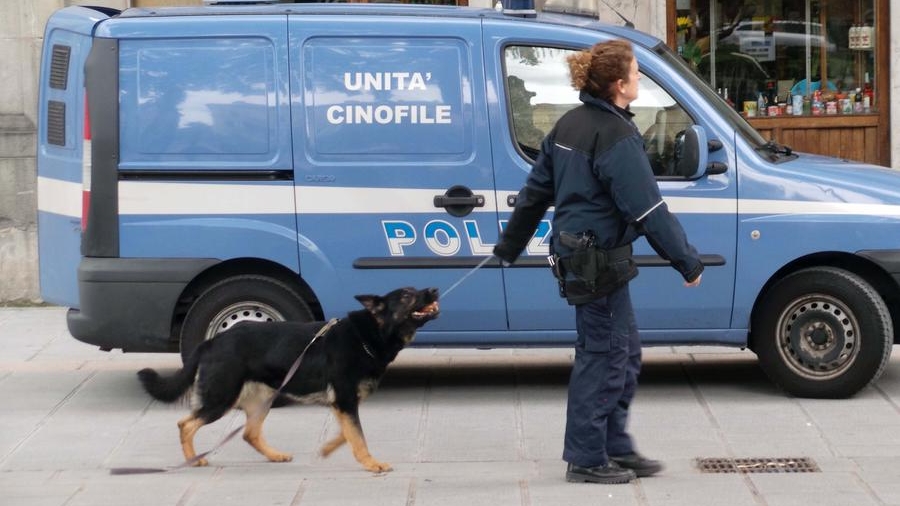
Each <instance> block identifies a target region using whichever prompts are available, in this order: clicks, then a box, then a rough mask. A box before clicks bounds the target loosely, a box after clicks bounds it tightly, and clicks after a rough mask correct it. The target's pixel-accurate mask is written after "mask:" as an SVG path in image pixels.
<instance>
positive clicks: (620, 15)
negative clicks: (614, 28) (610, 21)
mask: <svg viewBox="0 0 900 506" xmlns="http://www.w3.org/2000/svg"><path fill="white" fill-rule="evenodd" d="M600 1H601V2H603V3H604V4H605V5H606V6H607V7H609V10H611V11H613V12H615V13H616V16H619V17H620V18H622V21H624V22H625V26H627V27H628V28H634V23H632V22H631V21H629V20H628V18H626V17H625V16H623V15H622V13H621V12H619V11H617V10H616V8H615V7H613V6H612V5H609V2H607V1H606V0H600Z"/></svg>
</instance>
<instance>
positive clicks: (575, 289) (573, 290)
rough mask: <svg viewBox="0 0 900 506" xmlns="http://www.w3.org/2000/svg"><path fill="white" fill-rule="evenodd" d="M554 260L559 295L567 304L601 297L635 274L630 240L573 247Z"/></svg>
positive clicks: (575, 303)
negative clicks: (612, 244)
mask: <svg viewBox="0 0 900 506" xmlns="http://www.w3.org/2000/svg"><path fill="white" fill-rule="evenodd" d="M556 264H557V265H558V266H559V267H558V269H554V275H557V272H559V275H557V279H558V280H560V296H562V297H564V298H565V299H566V301H568V303H569V304H571V305H577V304H583V303H585V302H590V301H591V300H594V299H597V298H600V297H605V296H606V295H608V294H610V293H612V292H613V291H614V290H616V289H617V288H620V287H622V286H624V285H625V284H626V283H628V282H629V281H631V280H632V279H634V277H635V276H637V265H636V264H635V263H634V259H633V258H632V248H631V244H627V245H625V246H620V247H618V248H612V249H608V250H605V249H601V248H598V247H596V246H594V245H591V246H588V247H584V248H581V249H576V250H574V251H573V252H572V254H571V255H568V256H566V257H561V258H558V259H557V260H556Z"/></svg>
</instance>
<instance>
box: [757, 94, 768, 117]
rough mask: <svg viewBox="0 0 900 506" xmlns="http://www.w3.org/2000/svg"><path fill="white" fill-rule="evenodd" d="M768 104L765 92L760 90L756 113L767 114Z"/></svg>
mask: <svg viewBox="0 0 900 506" xmlns="http://www.w3.org/2000/svg"><path fill="white" fill-rule="evenodd" d="M766 106H767V104H766V99H765V97H764V96H763V92H759V96H758V97H757V98H756V114H757V115H759V116H765V115H766Z"/></svg>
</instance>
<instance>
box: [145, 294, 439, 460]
mask: <svg viewBox="0 0 900 506" xmlns="http://www.w3.org/2000/svg"><path fill="white" fill-rule="evenodd" d="M356 298H357V300H359V301H360V302H361V303H362V304H363V306H364V307H365V309H361V310H358V311H351V312H350V313H348V314H347V317H346V318H343V319H340V320H338V321H337V322H336V323H334V324H333V325H332V326H330V327H327V328H326V323H325V322H312V323H294V322H269V323H242V324H239V325H235V326H234V327H232V328H231V329H229V330H227V331H225V332H223V333H222V334H220V335H218V336H216V338H215V339H211V340H209V341H205V342H203V343H202V344H201V345H200V346H199V347H198V348H197V351H195V352H194V354H193V355H191V357H190V358H189V359H188V360H187V362H186V363H185V365H184V367H183V368H182V369H181V370H179V371H178V372H176V373H175V374H174V375H172V376H169V377H162V376H160V375H159V374H158V373H157V372H156V371H154V370H153V369H143V370H141V371H139V372H138V377H139V378H140V380H141V383H142V384H143V386H144V389H145V390H146V391H147V392H148V393H149V394H150V395H151V396H153V397H154V398H156V399H158V400H160V401H164V402H173V401H175V400H177V399H178V398H180V397H181V396H182V395H184V393H185V392H187V391H188V389H190V387H191V386H193V387H194V391H193V396H192V408H193V410H192V411H191V414H190V415H188V416H186V417H185V418H183V419H181V420H180V421H179V422H178V428H179V429H180V431H181V448H182V451H183V452H184V457H185V459H187V460H188V461H191V460H192V459H194V458H195V457H196V452H195V451H194V435H195V434H196V433H197V431H198V430H199V429H200V427H202V426H204V425H206V424H208V423H212V422H214V421H216V420H218V419H219V418H221V417H222V416H223V415H224V414H225V413H227V412H228V411H229V410H231V409H232V408H240V409H243V410H244V412H245V414H246V415H247V423H246V425H245V426H244V440H245V441H247V442H248V443H250V445H251V446H253V448H255V449H256V450H257V451H258V452H260V453H262V454H263V455H265V456H266V458H268V459H269V460H271V461H273V462H286V461H289V460H291V455H290V454H287V453H282V452H279V451H277V450H275V449H274V448H272V447H271V446H269V445H268V444H267V443H266V441H265V440H264V439H263V437H262V425H263V421H264V420H265V418H266V415H267V414H268V412H269V407H270V405H271V400H272V396H273V394H274V392H275V391H276V390H277V389H278V387H279V386H280V385H281V383H282V381H283V380H284V378H285V377H286V375H287V373H288V371H289V369H290V368H291V366H292V365H293V363H294V361H295V360H296V359H297V357H299V356H300V354H301V353H302V352H303V350H304V349H306V354H305V355H304V356H303V359H302V361H301V363H300V367H299V369H298V370H297V373H296V374H295V375H294V376H293V378H291V380H290V381H289V382H288V383H287V384H286V385H285V386H284V388H283V389H282V394H283V395H287V396H288V397H289V398H292V399H294V400H298V401H300V402H316V403H320V404H327V405H330V406H331V407H332V409H333V410H334V414H335V417H336V418H337V421H338V424H339V425H340V434H338V436H337V437H335V438H334V439H332V440H331V441H329V442H327V443H326V444H325V445H324V446H323V447H322V449H321V454H322V456H328V455H329V454H331V452H333V451H334V450H336V449H337V448H338V447H340V446H341V445H342V444H344V443H350V448H351V449H352V450H353V456H354V457H356V460H357V461H359V463H360V464H362V465H363V467H365V468H366V469H367V470H369V471H372V472H382V471H390V470H391V466H390V465H389V464H386V463H384V462H379V461H377V460H375V458H374V457H372V455H371V454H370V453H369V449H368V446H367V445H366V440H365V437H364V436H363V432H362V427H361V425H360V421H359V403H360V401H361V400H362V399H364V398H365V397H366V396H368V395H369V394H370V393H372V392H373V391H374V390H375V387H376V386H377V385H378V381H379V380H380V379H381V377H382V376H383V375H384V372H385V370H386V369H387V366H388V364H390V363H391V362H392V361H393V360H394V358H396V356H397V354H398V353H399V352H400V350H402V349H403V348H404V347H406V345H408V344H409V343H410V342H411V341H412V340H413V337H415V333H416V331H417V330H418V328H419V327H421V326H422V325H424V324H425V323H426V322H428V321H429V320H432V319H434V318H437V316H438V313H439V308H438V292H437V290H436V289H434V288H428V289H425V290H416V289H415V288H401V289H398V290H394V291H392V292H390V293H388V294H387V295H385V296H383V297H379V296H377V295H357V296H356ZM320 331H322V334H321V335H320V336H319V337H318V338H316V339H315V340H314V341H313V339H314V336H315V335H316V334H317V333H319V332H320ZM311 341H312V344H311V345H309V343H310V342H311ZM307 345H309V347H308V348H307ZM193 465H197V466H205V465H207V461H206V459H197V462H195V463H194V464H193Z"/></svg>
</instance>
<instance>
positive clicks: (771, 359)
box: [751, 267, 894, 399]
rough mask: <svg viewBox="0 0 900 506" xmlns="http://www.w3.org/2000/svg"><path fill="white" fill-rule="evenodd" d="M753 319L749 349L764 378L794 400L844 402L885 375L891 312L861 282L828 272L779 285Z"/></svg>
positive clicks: (826, 269) (847, 274) (845, 274)
mask: <svg viewBox="0 0 900 506" xmlns="http://www.w3.org/2000/svg"><path fill="white" fill-rule="evenodd" d="M764 297H765V298H764V299H763V301H762V304H760V306H759V308H757V311H756V312H755V314H754V318H753V322H752V327H751V344H752V346H753V349H754V351H755V352H756V354H757V356H758V357H759V364H760V367H762V369H763V371H765V373H766V375H768V376H769V378H771V379H772V381H773V382H775V383H776V384H777V385H779V386H780V387H781V388H783V389H784V390H785V391H787V392H788V393H790V394H793V395H796V396H798V397H813V398H829V399H838V398H844V397H849V396H851V395H853V394H855V393H856V392H858V391H859V390H861V389H862V388H864V387H865V386H867V385H868V384H869V383H872V382H873V381H875V380H876V379H878V377H879V376H881V373H882V372H883V371H884V368H885V366H886V365H887V362H888V358H890V354H891V346H892V345H893V338H894V329H893V324H892V323H891V318H890V313H889V312H888V308H887V306H886V305H885V303H884V301H883V300H882V299H881V296H880V295H879V294H878V292H876V291H875V289H874V288H872V286H871V285H870V284H869V283H867V282H866V281H865V280H863V279H862V278H860V277H859V276H857V275H855V274H853V273H851V272H849V271H846V270H843V269H836V268H832V267H816V268H810V269H805V270H802V271H798V272H795V273H794V274H791V275H789V276H787V277H786V278H784V279H782V280H781V281H779V282H778V283H776V284H775V285H774V286H773V287H772V288H771V289H770V290H769V291H768V292H767V293H766V294H765V295H764Z"/></svg>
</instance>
